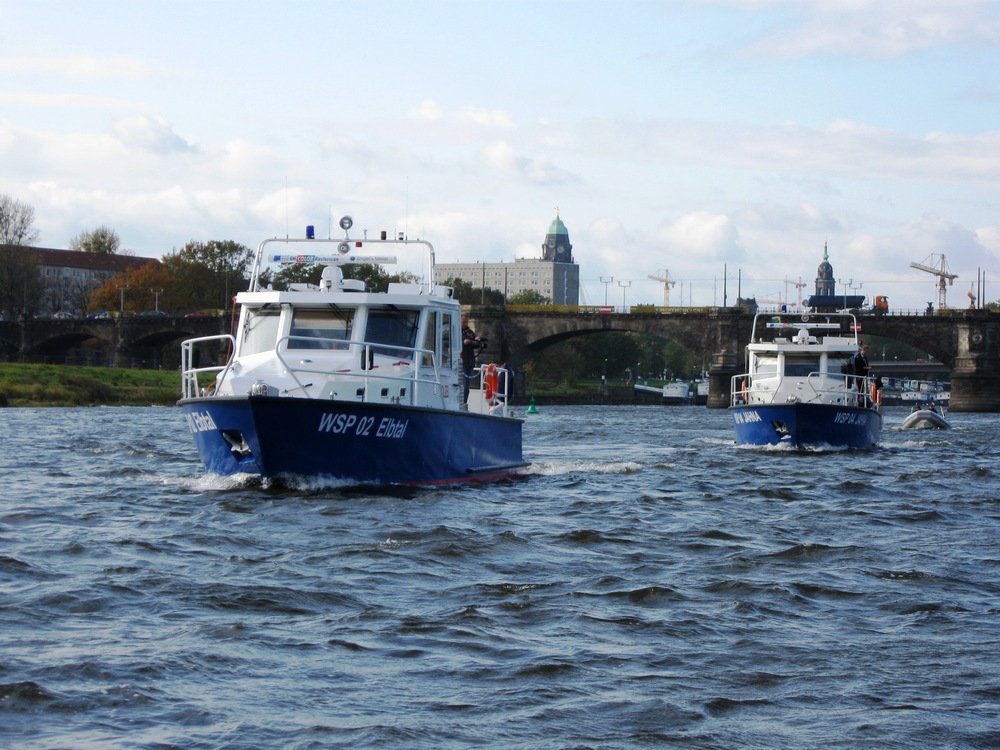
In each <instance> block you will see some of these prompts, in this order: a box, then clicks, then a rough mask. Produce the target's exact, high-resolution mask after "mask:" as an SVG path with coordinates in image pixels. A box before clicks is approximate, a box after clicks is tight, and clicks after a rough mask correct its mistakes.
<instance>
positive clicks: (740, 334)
mask: <svg viewBox="0 0 1000 750" xmlns="http://www.w3.org/2000/svg"><path fill="white" fill-rule="evenodd" d="M466 309H467V311H468V313H469V317H470V323H471V325H472V327H473V328H474V329H475V331H476V333H478V334H479V335H480V336H485V337H487V338H488V339H489V341H490V348H489V352H490V354H491V355H494V356H495V357H498V358H499V360H500V361H503V362H506V363H507V364H509V365H511V366H513V367H519V366H521V365H523V364H524V363H525V362H527V361H528V360H529V359H530V358H531V357H532V356H534V355H535V354H537V353H538V352H540V351H542V350H543V349H545V348H547V347H549V346H552V345H553V344H556V343H559V342H561V341H566V340H567V339H570V338H573V337H575V336H586V335H588V334H594V333H607V332H622V333H624V332H635V333H648V334H652V335H654V336H659V337H661V338H664V339H669V340H672V341H676V342H677V343H678V344H680V345H681V346H684V347H685V348H687V349H689V350H690V351H692V352H693V353H695V354H696V355H698V356H699V357H700V358H701V361H703V362H711V363H712V364H711V367H710V369H709V379H710V385H711V394H712V395H711V396H710V397H709V406H714V407H725V406H728V405H729V389H730V379H731V378H732V376H733V375H736V374H738V373H739V372H742V371H743V359H744V357H743V350H744V347H745V346H746V342H747V339H748V338H749V336H750V330H751V327H752V324H753V315H751V314H750V313H748V312H746V311H745V310H744V309H743V308H728V307H727V308H675V309H657V308H653V309H651V310H648V311H647V310H642V311H637V310H633V311H632V312H629V313H618V312H607V311H605V312H602V311H601V309H600V308H544V307H538V308H517V307H506V308H503V307H494V306H472V307H469V308H466ZM858 322H859V323H860V324H861V331H862V339H863V338H864V335H865V334H868V335H872V336H883V337H886V338H890V339H893V340H896V341H900V342H902V343H904V344H908V345H910V346H913V347H916V348H917V349H920V350H922V351H925V352H927V353H928V354H930V355H931V356H933V357H934V358H935V359H937V360H938V361H939V362H941V363H942V364H943V365H944V366H945V367H946V368H947V369H948V370H950V371H951V405H950V408H951V409H952V410H953V411H984V412H998V411H1000V314H998V313H992V312H990V311H987V310H946V311H943V312H940V313H938V314H936V315H872V314H860V315H859V316H858Z"/></svg>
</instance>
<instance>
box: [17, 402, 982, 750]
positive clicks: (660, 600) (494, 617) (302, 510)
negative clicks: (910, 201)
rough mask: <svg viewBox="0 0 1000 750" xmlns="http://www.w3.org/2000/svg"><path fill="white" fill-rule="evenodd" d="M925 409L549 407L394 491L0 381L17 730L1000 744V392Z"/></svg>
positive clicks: (372, 743) (226, 742) (131, 741)
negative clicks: (734, 422) (225, 464)
mask: <svg viewBox="0 0 1000 750" xmlns="http://www.w3.org/2000/svg"><path fill="white" fill-rule="evenodd" d="M906 413H907V412H906V410H905V409H902V408H899V409H892V408H889V409H887V410H886V428H885V431H884V432H883V443H882V446H881V447H880V448H878V449H877V450H875V451H872V452H868V453H834V454H823V455H794V454H789V453H785V452H781V451H773V450H760V449H749V448H737V447H735V446H734V444H733V439H732V434H731V428H730V424H729V419H730V418H729V416H728V414H727V413H726V411H725V410H707V409H705V408H703V407H658V406H619V407H597V406H587V407H573V406H561V407H555V406H552V407H544V408H542V409H541V410H540V413H539V414H537V415H530V416H528V417H526V425H525V431H524V433H525V435H524V438H525V457H526V458H527V459H528V460H529V461H530V462H531V466H530V468H529V469H528V470H527V471H526V472H525V474H524V476H522V477H520V478H518V479H516V480H512V481H506V482H502V483H497V484H489V485H473V486H461V487H448V488H436V489H416V490H399V491H385V490H381V491H380V490H356V489H355V490H344V489H337V488H329V487H326V488H324V487H310V486H303V487H300V488H297V489H288V488H284V489H277V488H274V487H262V486H259V485H258V486H245V485H244V486H240V485H237V484H233V483H232V482H230V481H224V480H220V479H218V478H211V477H207V476H205V475H204V473H203V471H202V470H201V467H200V464H199V463H198V460H197V456H196V454H195V452H194V449H193V446H192V443H191V440H190V436H189V435H188V433H187V429H186V427H185V425H184V421H183V418H182V417H181V414H180V412H179V411H177V410H176V409H174V408H92V409H6V410H0V438H2V442H3V446H4V448H5V450H4V451H3V453H2V454H0V468H2V476H3V477H4V482H3V489H2V493H0V747H4V748H74V749H78V748H160V749H163V748H184V749H185V750H187V749H190V748H341V747H342V748H358V747H379V748H466V747H496V748H505V749H507V748H623V747H685V748H774V747H788V748H792V747H795V748H806V747H812V748H819V747H823V748H831V747H833V748H854V747H864V748H912V747H948V748H992V747H998V746H1000V706H998V704H1000V670H998V665H1000V474H998V471H1000V470H998V467H997V453H998V451H997V444H998V430H1000V419H998V417H997V416H996V415H987V414H955V415H952V420H953V424H954V429H952V430H950V431H947V432H938V431H904V430H901V429H900V428H899V425H900V423H901V422H902V419H903V417H904V416H905V415H906Z"/></svg>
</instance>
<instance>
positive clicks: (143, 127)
mask: <svg viewBox="0 0 1000 750" xmlns="http://www.w3.org/2000/svg"><path fill="white" fill-rule="evenodd" d="M114 134H115V136H116V137H117V138H118V139H119V140H120V141H121V142H122V143H123V144H125V145H126V146H128V147H130V148H139V149H142V150H144V151H151V152H153V153H157V154H168V153H171V152H175V151H180V152H185V151H193V150H194V146H193V145H192V144H190V143H188V142H187V141H185V140H184V139H183V138H181V137H180V136H179V135H177V134H176V133H174V129H173V126H172V125H170V123H168V122H167V121H166V120H165V119H163V118H162V117H145V116H141V115H140V116H138V117H133V118H130V119H127V120H119V121H118V122H116V123H115V124H114Z"/></svg>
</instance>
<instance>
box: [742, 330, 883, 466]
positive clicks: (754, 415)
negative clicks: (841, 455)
mask: <svg viewBox="0 0 1000 750" xmlns="http://www.w3.org/2000/svg"><path fill="white" fill-rule="evenodd" d="M859 330H860V326H859V325H858V321H857V318H856V317H855V316H854V315H853V314H851V313H830V314H813V313H802V314H799V313H795V314H792V313H781V314H777V315H775V314H764V313H758V314H757V315H755V316H754V321H753V329H752V332H751V336H750V343H749V344H748V345H747V347H746V357H747V362H746V372H744V373H742V374H740V375H736V376H735V377H734V378H733V379H732V397H731V398H732V400H731V403H730V407H729V409H730V413H731V414H732V416H733V425H734V428H735V431H736V443H737V445H756V446H780V447H787V448H789V449H793V450H800V451H822V450H844V449H860V450H865V449H869V448H873V447H875V446H876V445H878V442H879V439H880V435H881V432H882V414H881V413H880V391H879V390H878V388H877V386H876V382H875V379H874V378H873V377H871V376H870V375H869V376H856V375H855V374H854V356H855V355H856V354H857V352H858V350H859V347H860V342H859V340H858V332H859Z"/></svg>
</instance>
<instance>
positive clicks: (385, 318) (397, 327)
mask: <svg viewBox="0 0 1000 750" xmlns="http://www.w3.org/2000/svg"><path fill="white" fill-rule="evenodd" d="M418 316H419V311H417V310H399V309H396V308H390V309H381V310H369V311H368V327H367V330H366V331H365V341H367V342H368V343H369V344H373V345H377V344H385V345H386V346H373V347H372V348H373V349H374V350H375V351H377V352H380V353H382V354H388V355H389V356H392V357H406V356H410V355H411V354H412V353H413V347H414V346H415V344H416V341H417V317H418Z"/></svg>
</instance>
